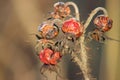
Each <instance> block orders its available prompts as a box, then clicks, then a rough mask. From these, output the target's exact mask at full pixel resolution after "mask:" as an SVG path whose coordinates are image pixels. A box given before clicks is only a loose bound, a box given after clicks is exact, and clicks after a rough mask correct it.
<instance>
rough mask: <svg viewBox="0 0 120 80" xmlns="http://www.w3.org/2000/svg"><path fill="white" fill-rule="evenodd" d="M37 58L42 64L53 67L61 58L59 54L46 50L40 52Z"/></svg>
mask: <svg viewBox="0 0 120 80" xmlns="http://www.w3.org/2000/svg"><path fill="white" fill-rule="evenodd" d="M39 58H40V60H41V61H42V62H43V63H44V64H52V65H55V64H57V61H58V60H59V59H60V58H61V56H60V53H59V52H54V51H53V50H51V49H49V48H46V49H44V50H42V51H41V52H40V55H39Z"/></svg>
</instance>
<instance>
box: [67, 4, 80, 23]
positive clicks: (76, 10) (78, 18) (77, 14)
mask: <svg viewBox="0 0 120 80" xmlns="http://www.w3.org/2000/svg"><path fill="white" fill-rule="evenodd" d="M65 4H66V5H67V6H69V5H71V6H73V7H74V10H75V17H76V19H77V20H79V21H80V14H79V9H78V7H77V5H76V4H75V3H74V2H66V3H65Z"/></svg>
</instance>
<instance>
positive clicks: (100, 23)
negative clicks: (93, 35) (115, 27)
mask: <svg viewBox="0 0 120 80" xmlns="http://www.w3.org/2000/svg"><path fill="white" fill-rule="evenodd" d="M94 24H95V25H96V26H97V28H98V29H100V30H101V31H103V32H106V31H109V30H110V29H111V28H112V24H113V21H112V19H110V18H109V17H107V16H105V15H99V16H97V17H96V18H95V19H94Z"/></svg>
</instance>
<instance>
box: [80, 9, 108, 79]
mask: <svg viewBox="0 0 120 80" xmlns="http://www.w3.org/2000/svg"><path fill="white" fill-rule="evenodd" d="M100 10H101V11H103V12H104V15H108V14H107V11H106V9H104V8H102V7H98V8H96V9H94V10H93V11H92V12H91V14H90V16H89V17H88V19H87V21H86V23H85V24H84V34H83V35H82V36H81V38H80V44H81V59H82V64H83V73H84V77H85V80H91V75H90V74H89V71H90V69H89V65H88V56H87V51H86V49H85V47H86V46H85V42H84V40H85V36H84V35H85V31H86V28H87V27H88V25H89V24H90V22H91V20H92V18H93V16H94V15H95V14H96V13H97V12H98V11H100Z"/></svg>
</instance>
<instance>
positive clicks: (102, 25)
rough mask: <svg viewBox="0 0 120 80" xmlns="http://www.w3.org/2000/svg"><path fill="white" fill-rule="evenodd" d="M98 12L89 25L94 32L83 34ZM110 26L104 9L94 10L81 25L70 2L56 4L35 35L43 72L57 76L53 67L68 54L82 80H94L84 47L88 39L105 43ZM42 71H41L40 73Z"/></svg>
mask: <svg viewBox="0 0 120 80" xmlns="http://www.w3.org/2000/svg"><path fill="white" fill-rule="evenodd" d="M70 6H73V7H74V9H75V16H73V15H71V13H72V12H71V9H70ZM99 11H103V14H102V15H98V16H97V17H96V18H95V19H94V22H93V23H94V24H95V26H96V28H95V29H94V30H93V31H90V32H88V34H86V30H87V27H88V26H89V24H90V22H91V21H92V19H93V17H94V15H95V14H96V13H97V12H99ZM112 23H113V21H112V19H110V18H109V17H108V14H107V11H106V9H104V8H102V7H97V8H96V9H94V10H93V11H92V12H91V13H90V15H89V17H88V19H87V20H86V22H85V23H84V24H82V23H81V21H80V12H79V9H78V7H77V5H76V4H75V3H74V2H66V3H64V2H57V3H55V4H54V11H53V12H51V13H50V17H49V18H48V19H47V20H46V21H44V22H43V23H42V24H40V25H39V27H38V32H39V34H36V37H37V39H38V40H37V42H38V44H37V45H36V47H35V49H36V50H37V52H38V56H39V59H40V60H41V62H43V63H44V65H45V66H47V68H48V67H49V70H50V71H55V72H56V73H57V74H58V71H57V69H56V65H57V63H58V62H59V60H60V59H61V58H62V56H65V55H66V54H70V55H71V56H72V60H73V61H74V62H75V63H77V64H78V66H79V68H80V69H81V70H82V73H83V76H84V80H96V78H93V77H92V75H91V74H90V68H89V62H88V53H87V50H86V45H85V44H86V43H87V42H88V40H89V41H90V40H92V39H94V40H96V41H98V42H104V41H105V39H108V37H106V36H105V35H104V33H105V32H107V31H109V30H110V29H111V28H112ZM86 35H87V37H86ZM39 45H42V46H39ZM44 70H45V68H44ZM44 70H43V69H41V71H42V73H43V72H44Z"/></svg>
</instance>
